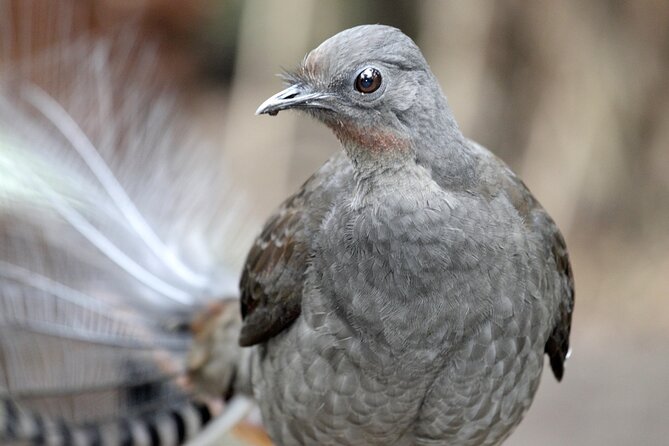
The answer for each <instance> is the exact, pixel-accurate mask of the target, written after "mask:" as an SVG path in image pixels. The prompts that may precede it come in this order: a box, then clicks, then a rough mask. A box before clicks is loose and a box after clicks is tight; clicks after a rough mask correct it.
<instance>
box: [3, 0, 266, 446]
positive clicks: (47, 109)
mask: <svg viewBox="0 0 669 446" xmlns="http://www.w3.org/2000/svg"><path fill="white" fill-rule="evenodd" d="M65 3H66V4H68V3H67V2H65ZM75 3H76V2H74V3H73V4H75ZM12 4H15V3H8V2H0V8H5V10H4V11H5V12H6V13H7V14H5V15H4V17H0V35H2V36H3V42H4V43H5V44H6V42H11V44H8V46H7V47H5V48H4V49H3V48H0V51H4V53H5V57H4V59H5V62H6V61H7V60H11V61H12V63H10V64H5V65H0V443H2V444H8V443H9V444H25V443H32V444H54V445H57V444H62V445H66V444H99V443H100V442H102V443H103V444H181V443H183V442H184V441H186V440H188V439H192V438H194V436H195V432H196V431H198V430H200V429H201V428H202V426H203V425H204V424H205V422H206V421H208V419H209V418H211V417H213V416H217V415H219V414H220V413H221V412H222V411H224V410H223V405H222V403H221V402H220V401H219V402H215V401H214V402H213V403H211V404H204V403H194V402H193V401H194V398H195V395H194V392H193V390H192V388H191V385H190V383H189V381H188V373H189V371H188V370H187V367H189V366H188V365H187V363H188V354H189V349H190V348H191V345H192V341H193V334H192V333H191V332H190V331H189V330H187V329H183V327H186V326H188V322H189V321H190V320H191V319H193V318H194V316H195V315H196V314H197V313H198V312H199V311H200V310H201V309H202V308H204V307H205V306H206V305H207V304H209V303H210V302H212V301H214V300H218V299H220V298H222V297H235V296H236V294H237V291H236V288H237V286H236V283H237V272H238V271H239V269H240V268H241V263H242V261H243V254H244V250H245V248H246V246H247V245H248V243H249V242H250V240H251V236H252V235H253V234H252V232H251V231H253V229H254V226H253V225H249V221H248V219H247V218H246V216H247V212H246V211H245V206H244V197H243V195H242V194H241V193H240V192H239V191H237V190H236V189H235V187H234V185H232V184H230V183H229V179H228V176H227V175H225V158H224V151H222V150H220V148H218V147H216V146H215V145H213V144H210V143H208V142H207V141H206V140H204V139H203V138H202V137H201V136H199V135H196V134H194V133H193V132H192V131H189V130H188V129H189V125H188V122H186V121H185V120H184V118H183V113H180V110H181V108H182V106H183V104H182V102H181V98H180V96H179V94H178V93H177V92H176V91H175V89H174V88H173V87H171V86H170V85H169V82H164V83H158V82H156V72H157V70H158V67H157V65H156V59H155V58H156V52H157V49H156V47H155V46H153V45H151V44H144V43H142V44H140V43H139V42H138V41H137V39H136V36H135V35H133V32H132V28H130V29H129V30H128V29H126V30H123V31H122V32H119V33H118V34H114V35H112V36H106V37H104V36H103V37H92V36H91V35H82V36H79V37H76V38H73V37H71V36H69V34H68V33H67V32H63V31H62V30H61V31H58V32H60V33H61V34H62V35H64V36H67V38H65V39H56V41H57V42H58V43H56V44H54V45H52V46H50V47H49V48H47V49H46V50H45V51H42V52H40V53H39V54H26V53H30V49H31V48H32V44H30V43H25V39H28V38H29V36H31V31H30V30H29V29H28V30H27V31H26V30H25V29H23V30H19V29H18V28H20V27H21V26H23V28H26V27H27V28H29V27H30V26H29V25H27V24H29V23H30V20H26V21H25V23H23V25H22V22H21V20H18V21H17V22H16V23H14V22H12V21H11V18H12V17H15V16H16V15H17V14H16V13H17V11H11V10H9V11H8V10H7V8H9V9H11V7H10V6H8V5H12ZM42 4H43V3H42V2H33V1H31V0H26V1H25V2H21V3H20V5H21V6H19V9H21V11H19V13H25V12H26V9H25V8H28V9H30V8H29V7H27V6H25V5H33V6H35V5H42ZM35 7H37V6H35ZM45 8H46V9H48V10H49V11H51V12H50V13H49V14H59V15H64V17H65V19H63V18H62V16H61V17H60V19H59V20H65V21H66V22H67V21H68V20H69V19H70V18H72V17H74V14H73V13H71V11H69V12H68V11H67V8H65V9H66V11H65V12H64V13H63V12H60V13H58V12H54V11H55V10H53V8H52V7H51V6H45ZM18 15H21V14H18ZM47 15H48V14H47ZM8 23H9V24H11V25H12V27H13V28H12V29H9V30H8V28H9V26H5V25H7V24H8ZM62 26H63V24H62V23H60V22H59V23H58V24H57V26H55V27H54V29H56V30H58V29H59V27H62ZM64 28H67V25H65V27H64ZM8 36H9V37H11V39H9V40H7V39H4V37H8ZM17 36H18V37H19V38H16V37H17ZM22 36H23V40H22V39H21V37H22ZM9 37H8V38H9ZM8 48H9V49H8ZM17 48H18V50H17ZM17 53H18V54H19V55H22V56H24V57H17ZM234 353H235V352H232V351H231V353H230V354H231V355H233V354H234ZM226 354H227V353H226ZM230 360H231V361H235V360H237V358H233V357H231V358H230ZM233 369H234V367H233ZM203 404H204V405H203ZM235 404H236V405H233V406H232V407H233V409H234V408H235V407H237V408H238V407H239V404H237V403H235ZM224 412H225V414H226V417H225V418H224V420H225V422H224V423H223V425H225V426H229V424H230V423H231V420H235V419H236V417H239V416H241V415H240V414H241V413H242V412H243V411H241V410H238V409H234V410H231V411H227V409H225V411H224Z"/></svg>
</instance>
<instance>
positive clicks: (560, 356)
mask: <svg viewBox="0 0 669 446" xmlns="http://www.w3.org/2000/svg"><path fill="white" fill-rule="evenodd" d="M542 211H543V209H542ZM544 214H545V212H544ZM545 217H547V218H548V220H549V222H548V225H547V226H546V227H545V228H546V229H545V231H546V232H547V233H548V234H547V235H548V237H549V238H548V240H549V243H550V244H551V253H552V254H553V261H554V262H555V266H556V267H557V274H558V276H559V278H560V287H559V289H558V294H559V301H558V314H557V317H556V321H555V326H554V327H553V331H552V332H551V334H550V337H549V338H548V342H546V348H545V352H546V354H547V355H548V358H549V359H550V363H551V368H552V369H553V374H554V375H555V378H556V379H557V380H558V381H560V380H562V376H563V375H564V363H565V361H566V360H567V357H568V355H569V333H570V331H571V315H572V312H573V310H574V275H573V273H572V269H571V263H570V262H569V253H568V252H567V245H566V243H565V241H564V238H563V237H562V234H561V233H560V230H559V229H558V228H557V226H556V225H555V223H554V222H553V220H552V219H550V217H548V216H547V215H545Z"/></svg>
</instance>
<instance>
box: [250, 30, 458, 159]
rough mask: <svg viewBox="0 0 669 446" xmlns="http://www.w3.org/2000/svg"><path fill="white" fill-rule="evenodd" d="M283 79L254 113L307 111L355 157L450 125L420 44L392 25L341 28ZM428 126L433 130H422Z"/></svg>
mask: <svg viewBox="0 0 669 446" xmlns="http://www.w3.org/2000/svg"><path fill="white" fill-rule="evenodd" d="M285 79H286V82H287V84H288V86H287V88H286V89H284V90H283V91H281V92H279V93H277V94H275V95H274V96H272V97H270V98H269V99H267V100H266V101H265V102H264V103H263V104H262V105H261V106H260V107H259V108H258V110H257V111H256V114H258V115H260V114H269V115H276V114H277V113H278V112H279V111H281V110H286V109H299V110H303V111H306V112H307V113H308V114H310V115H311V116H313V117H315V118H316V119H318V120H320V121H322V122H323V123H325V124H326V125H327V126H328V127H330V128H331V129H332V130H333V131H334V133H335V135H336V136H337V137H338V138H339V139H340V141H341V142H342V144H343V145H344V147H345V148H346V150H347V152H348V153H349V155H353V158H354V159H355V158H356V157H357V155H360V154H361V153H367V154H369V153H377V154H379V153H395V154H397V153H405V154H407V153H408V154H412V153H414V152H415V151H416V150H417V149H419V147H418V146H419V145H420V144H425V143H426V142H427V143H429V141H426V138H428V139H429V138H432V137H433V135H435V133H439V127H444V126H446V127H448V126H455V123H454V121H453V120H452V119H448V118H449V117H450V112H449V111H448V107H447V105H446V100H445V98H444V97H443V95H442V93H441V89H440V87H439V84H438V83H437V81H436V79H435V77H434V76H433V75H432V72H431V71H430V68H429V66H428V64H427V62H426V61H425V58H424V57H423V55H422V54H421V51H420V49H419V48H418V46H416V44H415V43H414V42H413V41H412V40H411V39H410V38H409V37H407V36H406V35H405V34H403V33H402V32H401V31H400V30H398V29H396V28H393V27H389V26H383V25H363V26H357V27H355V28H351V29H347V30H345V31H342V32H340V33H338V34H336V35H335V36H333V37H331V38H329V39H328V40H326V41H325V42H323V43H322V44H321V45H320V46H318V47H317V48H316V49H314V50H312V51H311V52H310V53H309V54H308V55H307V56H306V57H305V58H304V60H303V62H302V64H301V65H300V67H299V68H298V69H297V70H295V71H294V72H290V73H287V74H286V75H285ZM425 126H428V127H430V128H431V129H433V130H436V132H435V131H432V132H424V131H423V130H424V128H425ZM444 130H447V129H444Z"/></svg>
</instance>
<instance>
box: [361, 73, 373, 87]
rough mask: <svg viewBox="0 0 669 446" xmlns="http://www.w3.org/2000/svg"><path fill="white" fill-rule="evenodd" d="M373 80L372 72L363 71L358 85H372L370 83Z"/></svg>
mask: <svg viewBox="0 0 669 446" xmlns="http://www.w3.org/2000/svg"><path fill="white" fill-rule="evenodd" d="M373 82H374V77H373V76H372V73H369V72H366V71H365V72H363V73H362V75H361V77H360V86H361V87H362V88H365V89H367V88H369V87H371V86H372V83H373Z"/></svg>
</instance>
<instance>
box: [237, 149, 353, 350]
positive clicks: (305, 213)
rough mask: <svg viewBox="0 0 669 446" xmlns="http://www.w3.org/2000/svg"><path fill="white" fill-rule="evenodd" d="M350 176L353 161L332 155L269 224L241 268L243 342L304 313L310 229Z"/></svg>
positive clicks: (284, 325)
mask: <svg viewBox="0 0 669 446" xmlns="http://www.w3.org/2000/svg"><path fill="white" fill-rule="evenodd" d="M351 178H352V171H351V165H350V162H349V161H348V160H347V159H346V157H345V156H344V154H343V153H338V154H337V155H334V156H333V157H332V158H330V160H329V161H328V162H327V163H325V164H324V165H323V167H321V169H319V170H318V171H317V172H316V173H315V174H314V175H312V176H311V177H310V178H309V179H308V180H307V181H306V182H305V183H304V185H302V187H301V188H300V190H299V191H298V192H297V193H296V194H295V195H293V196H291V197H290V198H288V199H287V200H286V201H285V202H284V203H283V205H282V206H281V207H280V208H279V210H278V212H277V213H276V214H274V216H272V217H271V218H270V219H269V221H268V222H267V223H266V224H265V227H264V228H263V230H262V232H261V234H260V236H259V237H258V238H257V239H256V241H255V243H254V245H253V247H252V248H251V250H250V252H249V255H248V257H247V259H246V264H245V266H244V270H243V272H242V278H241V282H240V289H241V311H242V318H243V319H244V323H243V326H242V330H241V335H240V338H239V343H240V345H242V346H250V345H254V344H258V343H261V342H264V341H267V340H268V339H270V338H272V337H273V336H275V335H277V334H278V333H280V332H281V331H283V330H284V329H285V328H287V327H288V326H290V325H291V324H292V323H293V321H294V320H295V319H296V318H297V317H298V316H299V315H300V311H301V306H302V285H303V281H304V273H305V271H306V269H307V266H308V262H309V255H310V253H311V240H312V239H313V237H312V234H313V233H314V231H316V230H317V229H318V227H319V226H320V224H321V221H322V220H323V218H324V217H325V215H326V214H327V212H328V211H329V209H330V206H331V204H332V202H333V201H334V199H335V197H336V196H337V194H339V193H341V192H343V191H345V190H346V188H347V187H350V185H351V184H352V181H351Z"/></svg>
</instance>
